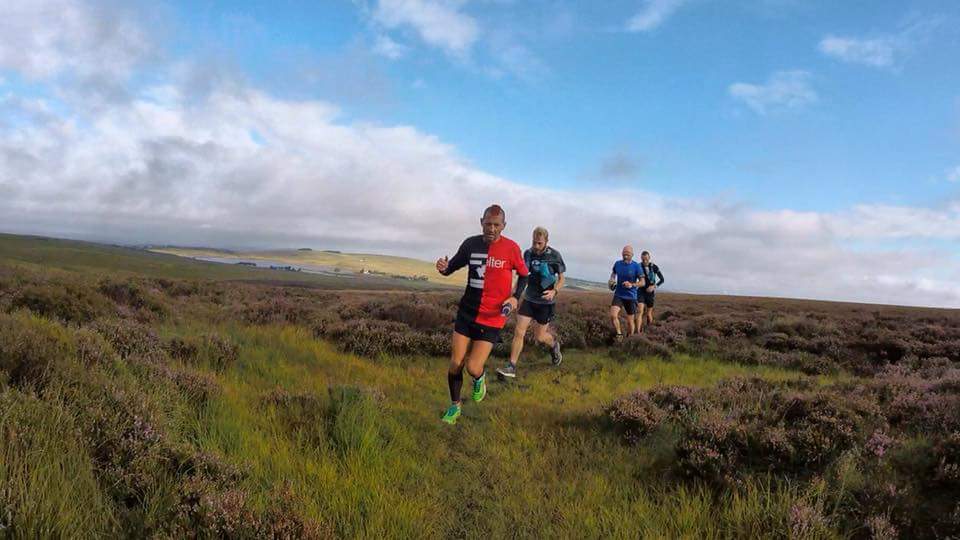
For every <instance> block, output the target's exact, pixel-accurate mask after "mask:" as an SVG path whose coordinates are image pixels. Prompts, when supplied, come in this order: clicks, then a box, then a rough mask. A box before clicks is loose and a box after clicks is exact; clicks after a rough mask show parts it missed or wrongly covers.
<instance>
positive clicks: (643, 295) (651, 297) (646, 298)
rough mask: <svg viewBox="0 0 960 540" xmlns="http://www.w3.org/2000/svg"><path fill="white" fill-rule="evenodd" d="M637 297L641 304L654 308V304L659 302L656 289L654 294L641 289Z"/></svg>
mask: <svg viewBox="0 0 960 540" xmlns="http://www.w3.org/2000/svg"><path fill="white" fill-rule="evenodd" d="M637 297H638V299H639V301H640V302H643V305H645V306H647V307H653V304H654V302H656V300H657V290H656V289H654V290H653V291H652V292H647V290H646V289H641V290H640V291H638V294H637Z"/></svg>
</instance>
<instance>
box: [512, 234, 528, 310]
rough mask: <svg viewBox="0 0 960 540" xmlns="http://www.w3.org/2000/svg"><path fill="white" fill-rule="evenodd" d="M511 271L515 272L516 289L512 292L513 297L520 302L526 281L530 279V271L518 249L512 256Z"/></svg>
mask: <svg viewBox="0 0 960 540" xmlns="http://www.w3.org/2000/svg"><path fill="white" fill-rule="evenodd" d="M513 269H514V270H515V271H516V272H517V289H516V290H515V291H514V292H513V297H514V298H516V299H517V302H519V301H520V298H522V297H523V290H524V289H526V288H527V281H528V280H529V279H530V277H529V276H530V271H529V270H527V264H526V261H524V258H523V255H522V254H521V253H520V248H519V247H518V248H516V250H515V251H514V254H513Z"/></svg>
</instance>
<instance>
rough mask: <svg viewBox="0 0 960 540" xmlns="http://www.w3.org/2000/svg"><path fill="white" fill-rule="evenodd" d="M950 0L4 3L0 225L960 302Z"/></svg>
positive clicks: (959, 129) (733, 290)
mask: <svg viewBox="0 0 960 540" xmlns="http://www.w3.org/2000/svg"><path fill="white" fill-rule="evenodd" d="M957 58H960V3H957V2H956V1H955V0H939V1H937V0H922V1H912V2H903V1H870V2H859V1H856V2H855V1H849V2H835V1H821V0H607V1H603V2H595V1H585V0H584V1H573V0H325V1H322V2H315V1H313V2H307V1H300V2H295V1H291V0H273V1H271V2H261V1H252V0H249V1H236V2H223V1H216V2H215V1H212V0H190V1H186V0H182V1H180V0H168V1H162V0H161V1H151V2H137V1H120V0H5V1H4V2H3V3H2V5H0V231H5V232H13V233H27V234H43V235H50V236H58V237H66V238H79V239H89V240H96V241H108V242H115V243H126V244H146V243H154V244H175V245H194V246H196V245H207V246H215V247H232V248H263V247H271V248H276V247H314V248H321V249H345V250H352V251H374V252H380V253H389V254H397V255H406V256H413V257H418V258H423V259H429V260H432V259H434V258H436V257H439V256H442V255H449V254H452V253H453V252H455V251H456V248H457V246H458V245H459V242H460V241H462V239H463V238H464V237H466V236H469V235H472V234H477V233H478V232H479V217H480V214H481V212H482V210H483V208H484V207H486V206H487V205H489V204H491V203H499V204H501V205H502V206H503V207H504V208H505V209H506V211H507V229H506V231H505V234H506V235H507V236H509V237H511V238H513V239H515V240H517V241H518V243H520V245H521V246H522V247H526V246H527V245H528V244H529V242H530V231H531V230H532V229H533V227H535V226H537V225H543V226H545V227H547V228H548V229H549V230H550V231H551V244H552V245H553V246H554V247H556V248H557V249H558V250H559V251H561V253H563V255H564V258H565V259H566V262H567V266H568V269H569V273H570V275H571V276H575V277H580V278H586V279H593V280H598V281H602V280H605V279H606V277H607V276H608V275H609V270H610V266H611V265H612V262H613V261H614V260H615V259H616V258H618V256H619V253H620V249H621V247H622V246H623V245H624V244H631V245H633V246H634V247H635V248H636V249H637V250H640V249H647V250H650V251H651V252H652V253H653V259H654V261H655V262H657V263H658V264H659V266H660V267H661V269H662V270H663V272H664V275H665V277H666V279H667V282H666V284H665V286H664V289H666V290H674V291H683V292H700V293H722V294H749V295H772V296H788V297H802V298H817V299H830V300H847V301H861V302H876V303H893V304H903V305H925V306H943V307H954V308H957V307H960V63H958V61H957Z"/></svg>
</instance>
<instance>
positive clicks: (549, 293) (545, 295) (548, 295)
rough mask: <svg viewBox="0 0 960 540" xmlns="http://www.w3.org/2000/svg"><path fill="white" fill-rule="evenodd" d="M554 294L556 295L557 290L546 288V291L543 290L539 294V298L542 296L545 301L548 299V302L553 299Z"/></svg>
mask: <svg viewBox="0 0 960 540" xmlns="http://www.w3.org/2000/svg"><path fill="white" fill-rule="evenodd" d="M555 296H557V290H556V289H550V290H548V291H543V294H541V295H540V298H543V299H544V300H546V301H548V302H552V301H553V298H554V297H555Z"/></svg>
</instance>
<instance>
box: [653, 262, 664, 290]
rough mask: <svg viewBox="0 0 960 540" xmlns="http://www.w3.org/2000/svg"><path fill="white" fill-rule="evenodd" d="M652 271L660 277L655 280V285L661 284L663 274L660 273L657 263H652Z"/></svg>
mask: <svg viewBox="0 0 960 540" xmlns="http://www.w3.org/2000/svg"><path fill="white" fill-rule="evenodd" d="M653 273H654V274H656V275H657V277H658V278H660V281H658V282H657V287H659V286H661V285H663V274H661V273H660V267H659V266H657V265H654V266H653Z"/></svg>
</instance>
